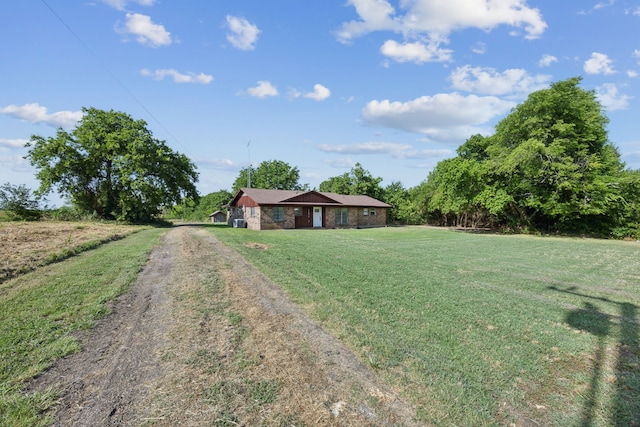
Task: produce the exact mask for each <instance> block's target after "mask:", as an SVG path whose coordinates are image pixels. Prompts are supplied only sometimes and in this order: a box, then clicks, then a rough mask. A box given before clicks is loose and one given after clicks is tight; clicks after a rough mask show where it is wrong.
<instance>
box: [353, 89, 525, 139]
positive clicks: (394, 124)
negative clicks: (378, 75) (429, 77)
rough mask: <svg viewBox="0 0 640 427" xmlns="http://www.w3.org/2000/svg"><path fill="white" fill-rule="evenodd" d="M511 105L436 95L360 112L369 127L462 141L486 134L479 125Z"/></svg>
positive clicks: (373, 105)
mask: <svg viewBox="0 0 640 427" xmlns="http://www.w3.org/2000/svg"><path fill="white" fill-rule="evenodd" d="M514 106H515V103H513V102H510V101H505V100H502V99H500V98H497V97H494V96H483V97H481V96H476V95H469V96H463V95H460V94H458V93H455V92H454V93H440V94H436V95H433V96H422V97H420V98H417V99H414V100H412V101H408V102H391V101H389V100H383V101H371V102H369V103H368V104H367V105H366V106H365V108H364V109H363V111H362V116H363V118H364V120H365V121H366V122H367V123H368V124H370V125H373V126H387V127H391V128H394V129H400V130H403V131H406V132H415V133H422V134H424V135H427V136H429V137H430V138H432V139H435V140H441V141H444V140H458V141H459V139H460V138H463V139H466V138H468V137H469V136H470V135H472V134H474V133H486V132H487V129H484V128H483V127H482V126H481V125H483V124H484V123H486V122H488V121H489V120H491V119H493V118H495V117H496V116H499V115H501V114H504V113H506V112H508V111H509V110H510V109H511V108H512V107H514Z"/></svg>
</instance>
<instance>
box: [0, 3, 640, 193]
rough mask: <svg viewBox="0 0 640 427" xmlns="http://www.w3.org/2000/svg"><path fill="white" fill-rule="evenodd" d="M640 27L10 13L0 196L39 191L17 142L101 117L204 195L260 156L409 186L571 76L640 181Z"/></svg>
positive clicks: (105, 9)
mask: <svg viewBox="0 0 640 427" xmlns="http://www.w3.org/2000/svg"><path fill="white" fill-rule="evenodd" d="M639 28H640V3H638V2H637V1H635V0H634V1H631V0H602V1H599V0H594V1H591V0H563V1H558V0H400V1H391V0H277V1H262V0H260V1H259V0H252V1H249V0H215V1H212V0H206V1H205V0H202V1H197V0H185V1H180V2H178V1H169V0H90V1H82V0H77V1H69V0H21V1H4V2H0V44H1V45H0V63H1V64H2V66H1V67H0V81H1V82H2V86H1V87H2V90H0V183H5V182H11V183H12V184H14V185H18V184H25V185H27V186H28V187H30V188H32V189H35V188H37V186H38V182H37V180H36V179H35V177H34V174H35V171H34V170H33V168H31V166H30V165H29V164H28V162H27V161H26V160H24V159H23V156H24V155H25V154H26V153H27V150H26V149H25V148H24V143H25V142H27V141H28V140H29V138H30V136H31V135H32V134H37V135H41V136H45V137H48V136H53V135H55V132H56V129H57V128H58V127H63V128H65V129H68V130H71V129H73V128H74V127H75V125H76V123H77V120H79V119H80V118H81V116H82V112H81V108H82V107H96V108H100V109H105V110H110V109H113V110H116V111H123V112H126V113H127V114H129V115H131V116H132V117H133V118H135V119H143V120H145V121H146V122H147V123H148V128H149V129H150V130H151V131H152V132H153V134H154V136H155V137H156V138H158V139H161V140H165V141H166V142H167V144H168V145H169V146H171V147H172V148H173V149H174V150H176V151H179V152H181V153H184V154H186V155H187V156H189V157H190V158H191V159H192V160H193V161H194V163H195V164H196V165H197V166H198V171H199V173H200V182H199V183H198V189H199V191H200V193H201V194H203V195H204V194H207V193H210V192H213V191H218V190H220V189H227V190H229V189H231V185H232V183H233V181H234V180H235V178H236V177H237V176H238V172H239V170H240V169H241V168H243V167H246V166H247V165H248V164H249V162H251V163H252V164H253V165H254V166H255V165H257V164H259V163H260V162H262V161H264V160H282V161H285V162H287V163H289V164H290V165H291V166H296V167H298V169H299V170H300V176H301V177H300V182H301V183H308V184H309V185H310V186H311V187H312V188H313V187H317V186H318V185H319V184H320V183H321V182H322V181H324V180H326V179H327V178H329V177H332V176H336V175H341V174H343V173H344V172H348V171H349V170H350V169H351V168H352V167H353V165H354V164H355V163H356V162H360V163H361V164H362V165H363V167H364V168H365V169H367V170H368V171H370V172H371V173H372V175H374V176H379V177H382V178H383V185H388V184H390V183H391V182H393V181H400V182H401V183H402V184H403V185H404V186H405V187H406V188H410V187H413V186H416V185H418V184H419V183H420V182H422V181H423V180H424V179H426V177H427V175H428V174H429V172H430V171H431V169H432V168H433V167H434V166H435V165H436V164H437V162H438V161H440V160H442V159H445V158H448V157H453V156H454V155H455V150H456V148H457V147H458V146H459V145H460V144H462V143H463V142H464V141H465V140H466V139H467V138H468V137H469V136H471V135H473V134H475V133H481V134H485V135H489V134H491V133H492V132H493V129H494V126H495V124H496V123H497V122H498V121H499V120H500V119H502V118H504V117H505V116H506V115H507V114H508V113H509V111H510V109H511V108H513V107H514V106H515V105H517V104H518V103H519V102H522V101H523V100H524V99H525V98H526V96H527V95H528V94H529V93H530V92H532V91H535V90H538V89H541V88H545V87H548V85H549V84H550V83H552V82H554V81H559V80H564V79H566V78H569V77H574V76H582V77H583V81H582V87H583V88H584V89H588V90H595V91H596V92H597V94H598V97H599V99H600V101H601V102H602V104H603V105H604V106H605V108H606V114H607V116H608V117H609V119H610V124H609V127H608V131H609V138H610V140H611V142H612V143H614V144H615V145H616V146H617V147H618V148H619V150H620V152H621V153H622V159H623V161H624V162H626V164H627V166H628V167H629V168H632V169H639V168H640V133H639V132H638V120H639V119H640V38H639V37H638V36H639V35H640V31H639ZM249 142H250V143H249ZM49 200H50V201H53V202H54V203H57V201H56V197H55V195H52V196H50V197H49Z"/></svg>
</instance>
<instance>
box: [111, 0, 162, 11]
mask: <svg viewBox="0 0 640 427" xmlns="http://www.w3.org/2000/svg"><path fill="white" fill-rule="evenodd" d="M102 3H104V4H106V5H108V6H110V7H112V8H114V9H118V10H126V9H127V4H128V3H137V4H139V5H140V6H153V3H155V0H102Z"/></svg>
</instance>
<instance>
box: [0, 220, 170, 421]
mask: <svg viewBox="0 0 640 427" xmlns="http://www.w3.org/2000/svg"><path fill="white" fill-rule="evenodd" d="M162 232H163V230H162V229H145V230H141V231H139V232H137V233H134V234H133V235H131V236H129V237H127V238H125V239H122V240H119V241H115V242H111V243H108V244H105V245H102V246H101V247H99V248H97V249H95V250H91V251H88V252H84V253H82V254H80V255H78V256H75V257H73V258H70V259H68V260H66V261H64V262H61V263H56V264H51V265H48V266H46V267H42V268H39V269H38V270H36V271H34V272H31V273H27V274H24V275H22V276H19V277H17V278H15V279H12V280H10V281H7V282H4V283H3V284H2V289H1V292H0V425H3V426H4V425H7V426H22V425H46V421H47V420H43V419H42V418H41V416H40V412H41V411H44V410H45V409H47V408H48V407H50V406H51V405H52V404H53V403H55V398H56V396H55V395H54V394H53V393H32V394H25V393H23V392H22V391H21V389H22V387H23V386H24V384H25V382H26V381H27V380H29V379H30V378H32V377H33V376H35V375H37V374H38V373H40V372H42V371H44V370H45V369H46V368H47V367H48V366H50V365H51V363H53V362H54V361H55V360H56V359H59V358H61V357H63V356H65V355H68V354H71V353H74V352H77V351H79V350H80V346H79V343H78V341H77V339H75V338H74V337H73V336H72V335H71V333H72V332H74V331H79V330H83V329H89V328H91V327H92V326H93V325H94V323H95V321H96V320H98V319H100V318H102V317H104V316H106V315H107V314H109V308H108V303H109V302H110V301H111V300H113V299H114V298H115V297H117V296H118V295H121V294H122V293H124V292H126V291H127V290H128V289H129V288H130V286H131V285H132V284H133V283H134V281H135V279H136V276H137V274H138V273H139V271H140V270H141V268H142V267H143V266H144V264H145V262H146V261H147V256H148V254H149V252H150V251H151V249H152V248H153V247H154V246H155V244H156V243H157V240H158V236H159V235H160V234H161V233H162Z"/></svg>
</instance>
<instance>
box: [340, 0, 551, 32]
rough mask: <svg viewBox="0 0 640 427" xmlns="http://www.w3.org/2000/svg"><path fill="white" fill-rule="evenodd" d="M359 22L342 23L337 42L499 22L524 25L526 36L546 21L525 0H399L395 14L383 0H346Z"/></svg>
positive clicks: (541, 28)
mask: <svg viewBox="0 0 640 427" xmlns="http://www.w3.org/2000/svg"><path fill="white" fill-rule="evenodd" d="M347 3H348V4H350V5H351V6H353V7H355V9H356V13H357V14H358V16H359V18H360V20H359V21H355V20H354V21H350V22H345V23H343V24H342V27H341V28H340V30H339V31H338V32H337V37H338V39H339V40H340V41H343V42H349V41H351V40H353V39H354V38H356V37H359V36H362V35H364V34H367V33H370V32H373V31H394V32H398V33H403V34H404V35H405V36H407V35H412V34H413V35H415V34H428V35H429V38H430V39H438V38H440V37H443V36H447V35H448V34H450V33H451V32H452V31H455V30H461V29H464V28H480V29H483V30H491V29H492V28H494V27H496V26H499V25H510V26H512V27H516V28H524V30H525V32H526V36H525V37H526V38H529V39H535V38H538V37H540V36H541V35H542V33H543V32H544V31H545V29H546V27H547V24H546V23H545V22H544V20H543V19H542V15H541V14H540V11H539V10H538V9H532V8H530V7H528V6H527V4H526V1H525V0H448V1H433V0H412V1H401V2H400V4H399V6H400V8H401V9H402V12H403V13H396V10H395V9H394V7H393V6H392V5H391V4H390V3H389V1H387V0H348V2H347Z"/></svg>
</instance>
